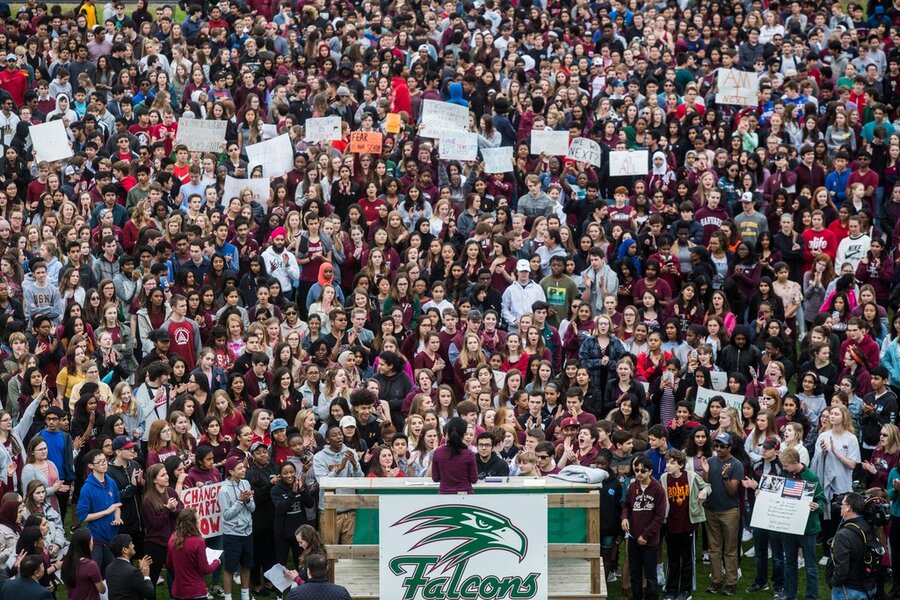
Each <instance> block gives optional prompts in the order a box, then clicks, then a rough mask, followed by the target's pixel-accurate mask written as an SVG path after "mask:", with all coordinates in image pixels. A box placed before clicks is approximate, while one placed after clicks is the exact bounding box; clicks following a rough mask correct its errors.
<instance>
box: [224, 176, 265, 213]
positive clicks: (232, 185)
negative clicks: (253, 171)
mask: <svg viewBox="0 0 900 600" xmlns="http://www.w3.org/2000/svg"><path fill="white" fill-rule="evenodd" d="M245 189H248V190H250V192H251V193H252V194H253V199H254V200H256V201H257V202H259V203H260V204H261V205H262V207H263V208H268V206H269V190H270V189H271V187H270V186H269V180H268V179H264V178H263V179H259V178H257V179H236V178H234V177H232V176H231V175H226V176H225V189H224V193H223V194H222V199H223V201H224V204H225V206H228V202H229V201H230V200H231V199H232V198H240V197H241V193H242V192H243V191H244V190H245Z"/></svg>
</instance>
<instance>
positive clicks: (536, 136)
mask: <svg viewBox="0 0 900 600" xmlns="http://www.w3.org/2000/svg"><path fill="white" fill-rule="evenodd" d="M568 152H569V132H568V131H550V130H547V129H533V130H532V131H531V153H532V154H547V155H548V156H565V155H566V154H568Z"/></svg>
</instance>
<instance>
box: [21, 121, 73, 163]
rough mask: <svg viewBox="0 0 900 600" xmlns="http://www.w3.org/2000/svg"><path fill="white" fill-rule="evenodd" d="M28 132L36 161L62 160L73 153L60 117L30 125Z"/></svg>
mask: <svg viewBox="0 0 900 600" xmlns="http://www.w3.org/2000/svg"><path fill="white" fill-rule="evenodd" d="M28 133H30V134H31V145H32V146H34V156H35V158H36V159H37V161H38V162H40V161H42V160H46V161H47V162H53V161H54V160H62V159H64V158H69V157H70V156H72V154H73V153H72V146H71V145H70V144H69V136H67V135H66V127H65V125H63V122H62V120H60V119H57V120H55V121H49V122H47V123H42V124H40V125H32V126H31V127H30V128H29V129H28Z"/></svg>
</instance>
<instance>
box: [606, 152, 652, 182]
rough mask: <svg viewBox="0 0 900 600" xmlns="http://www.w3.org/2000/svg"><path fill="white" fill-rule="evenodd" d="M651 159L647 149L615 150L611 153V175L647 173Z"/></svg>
mask: <svg viewBox="0 0 900 600" xmlns="http://www.w3.org/2000/svg"><path fill="white" fill-rule="evenodd" d="M649 160H650V153H649V152H648V151H647V150H614V151H612V152H610V153H609V176H610V177H622V176H629V175H646V174H647V172H648V169H649V162H648V161H649Z"/></svg>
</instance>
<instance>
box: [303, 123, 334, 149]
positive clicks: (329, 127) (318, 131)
mask: <svg viewBox="0 0 900 600" xmlns="http://www.w3.org/2000/svg"><path fill="white" fill-rule="evenodd" d="M304 129H305V132H306V133H305V134H304V136H303V139H304V140H306V141H307V142H313V143H315V142H331V141H334V140H339V139H341V118H340V117H316V118H312V119H307V120H306V124H305V126H304Z"/></svg>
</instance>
